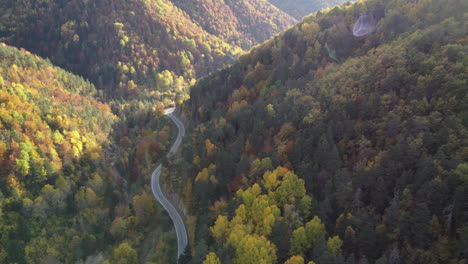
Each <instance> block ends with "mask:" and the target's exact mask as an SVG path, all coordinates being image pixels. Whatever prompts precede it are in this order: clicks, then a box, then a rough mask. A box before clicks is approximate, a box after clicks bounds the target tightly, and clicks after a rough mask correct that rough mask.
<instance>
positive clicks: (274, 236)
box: [166, 0, 468, 264]
mask: <svg viewBox="0 0 468 264" xmlns="http://www.w3.org/2000/svg"><path fill="white" fill-rule="evenodd" d="M467 21H468V2H466V1H464V0H445V1H431V0H425V1H406V0H370V1H364V2H358V3H357V4H355V5H352V6H346V7H345V8H334V9H332V10H330V11H328V12H325V13H319V14H317V15H311V16H309V17H307V18H305V19H304V21H303V22H302V23H300V24H298V25H296V26H294V27H293V28H291V29H289V30H287V31H286V32H285V33H283V34H281V35H280V36H277V37H275V38H274V39H272V40H270V41H267V42H266V43H264V44H263V45H261V46H258V47H256V48H254V49H253V50H252V51H251V52H250V53H249V54H246V55H243V56H241V57H240V58H239V60H238V61H237V62H236V63H235V64H234V65H232V66H231V67H228V68H226V69H224V70H222V71H220V72H217V73H214V74H212V75H210V76H208V77H207V78H204V79H202V80H199V81H198V82H197V84H196V85H195V86H194V87H193V88H192V90H191V99H190V101H189V102H188V104H187V105H186V106H185V109H184V113H185V115H186V116H187V117H188V119H189V120H191V124H192V126H191V128H189V129H188V130H187V138H186V139H185V142H186V144H185V146H184V147H183V149H182V155H181V158H180V159H179V160H177V161H175V162H172V163H170V164H169V166H171V169H170V173H168V174H166V178H167V181H169V182H171V186H172V188H173V189H174V190H176V191H178V192H179V193H181V194H182V195H183V197H185V198H184V201H185V203H186V206H188V207H189V211H190V212H191V215H192V216H191V217H188V220H187V222H188V224H189V228H188V230H189V232H191V233H190V236H191V239H192V241H191V248H190V249H189V250H187V254H186V255H185V256H184V257H183V258H182V259H181V261H180V262H181V263H201V262H203V263H205V264H207V263H243V264H248V263H289V264H291V263H320V264H322V263H379V264H381V263H391V264H397V263H454V264H455V263H458V264H462V263H466V258H467V257H468V252H467V248H468V215H467V214H466V212H467V208H468V207H467V206H468V195H467V193H468V180H467V179H468V128H467V124H468V104H467V102H468V90H467V87H468V84H467V80H468V76H467V73H468V37H467V36H468V34H467V33H468V32H467V29H468V24H467V23H468V22H467Z"/></svg>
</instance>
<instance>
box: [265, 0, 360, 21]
mask: <svg viewBox="0 0 468 264" xmlns="http://www.w3.org/2000/svg"><path fill="white" fill-rule="evenodd" d="M268 2H270V3H272V4H273V5H275V6H277V7H278V8H279V9H281V10H283V11H284V12H286V13H287V14H289V15H290V16H293V17H295V18H296V19H302V18H303V17H304V16H307V15H309V14H312V13H315V12H318V11H320V10H322V9H325V8H330V7H334V6H337V5H341V4H342V3H344V2H354V1H353V0H348V1H347V0H268Z"/></svg>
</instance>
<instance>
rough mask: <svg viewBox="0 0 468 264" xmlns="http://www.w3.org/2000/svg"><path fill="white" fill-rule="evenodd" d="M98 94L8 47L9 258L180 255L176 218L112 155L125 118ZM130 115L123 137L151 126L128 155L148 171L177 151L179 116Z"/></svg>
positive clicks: (5, 233)
mask: <svg viewBox="0 0 468 264" xmlns="http://www.w3.org/2000/svg"><path fill="white" fill-rule="evenodd" d="M96 95H97V91H96V89H95V88H94V86H93V85H92V84H90V83H89V82H87V81H85V80H83V79H82V78H81V77H78V76H76V75H73V74H71V73H69V72H66V71H64V70H62V69H60V68H58V67H55V66H53V65H52V64H51V63H50V62H49V61H46V60H43V59H41V58H39V57H37V56H35V55H32V54H30V53H29V52H26V51H24V50H21V51H20V50H17V49H16V48H13V47H8V46H6V45H5V44H0V263H21V264H23V263H56V262H57V261H59V262H60V263H77V262H78V263H80V261H81V260H84V259H86V258H90V260H89V261H91V262H92V261H98V262H101V263H102V261H103V260H104V259H106V258H107V259H109V261H110V263H117V262H115V260H116V259H118V260H119V261H124V263H132V262H131V261H133V260H135V259H141V260H143V259H150V260H151V259H153V258H155V259H157V260H158V261H160V262H158V261H154V263H168V260H169V259H173V258H174V257H175V255H176V251H174V250H173V246H172V243H174V242H175V241H173V238H172V237H173V234H172V232H173V231H171V222H170V220H169V218H168V217H167V216H165V215H164V213H163V208H161V207H158V206H157V204H156V203H155V201H154V199H153V197H152V196H151V190H150V188H149V187H147V188H140V189H137V190H134V191H129V190H126V189H125V187H126V186H124V185H122V184H121V181H122V180H121V179H120V178H119V177H120V176H119V174H118V172H115V171H116V170H115V169H113V168H112V164H113V162H111V161H109V160H108V158H106V157H105V156H109V155H104V149H106V150H107V149H108V148H107V147H108V146H109V145H110V144H111V143H113V142H109V138H110V135H111V131H112V130H113V129H112V128H113V127H117V131H118V132H119V131H120V129H119V128H120V126H121V123H122V121H121V120H117V118H116V117H115V116H114V115H113V114H112V113H111V110H110V107H109V105H107V104H104V103H101V102H99V101H98V100H97V99H96ZM128 111H130V110H128ZM131 112H132V113H133V116H132V115H127V116H126V117H127V118H128V119H130V120H131V122H128V123H125V122H123V123H124V124H125V125H127V126H128V124H133V127H132V126H128V127H127V128H126V131H127V132H126V133H125V134H124V137H123V140H125V137H127V139H126V141H128V136H130V137H131V135H132V134H133V133H135V132H132V131H133V130H138V129H136V128H135V127H138V125H139V124H140V123H139V122H143V123H144V124H145V125H146V127H147V130H144V132H145V133H137V134H139V136H140V137H136V141H137V142H139V143H140V144H139V145H138V146H136V147H135V150H134V151H133V152H132V153H133V154H132V159H129V160H131V161H132V163H133V165H134V167H133V170H134V171H135V173H133V174H136V175H137V176H139V174H138V173H139V171H140V170H143V169H146V170H147V171H149V170H151V168H152V167H151V166H152V163H151V161H152V160H157V159H158V158H159V156H160V155H162V154H163V153H165V150H166V149H168V147H169V144H170V138H169V137H168V130H169V129H168V128H167V127H164V126H165V124H166V123H169V122H170V121H167V122H166V121H164V120H161V119H160V118H155V116H151V120H152V121H151V122H146V121H144V120H146V119H149V118H150V116H149V114H148V113H147V111H146V110H142V109H138V108H134V109H132V111H131ZM154 127H159V128H162V127H164V128H162V129H160V130H158V131H153V130H154ZM140 129H141V128H140ZM138 131H139V130H138ZM119 133H123V132H119ZM127 145H128V144H127ZM133 174H132V175H133ZM142 174H144V175H148V173H142ZM130 180H131V179H130ZM142 180H143V179H142ZM146 182H147V181H146ZM130 184H132V182H130ZM124 192H126V193H125V194H123V193H124ZM156 238H158V239H161V240H162V241H158V240H157V239H156ZM153 253H154V256H152V255H153ZM160 255H162V256H160ZM93 259H94V260H93ZM135 261H136V260H135Z"/></svg>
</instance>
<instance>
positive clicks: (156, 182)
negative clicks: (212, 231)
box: [151, 108, 187, 257]
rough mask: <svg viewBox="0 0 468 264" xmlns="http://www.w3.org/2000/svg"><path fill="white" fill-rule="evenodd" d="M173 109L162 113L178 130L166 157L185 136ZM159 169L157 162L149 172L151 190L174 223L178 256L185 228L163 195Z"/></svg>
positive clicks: (185, 233)
mask: <svg viewBox="0 0 468 264" xmlns="http://www.w3.org/2000/svg"><path fill="white" fill-rule="evenodd" d="M174 110H175V108H168V109H166V110H164V114H165V115H167V116H168V117H169V118H170V119H171V120H172V121H173V122H174V123H175V124H176V126H177V129H178V130H179V134H178V135H177V138H176V140H175V142H174V144H172V147H171V149H170V150H169V153H167V157H168V158H169V157H171V156H172V155H174V153H175V152H176V151H177V149H178V148H179V146H180V144H181V143H182V138H183V137H184V136H185V127H184V124H182V122H180V120H179V119H178V118H177V117H176V116H175V115H174ZM161 169H162V165H161V164H159V166H158V167H157V168H156V169H155V170H154V171H153V174H151V190H153V195H154V197H155V198H156V200H158V202H159V203H160V204H161V205H162V206H163V207H164V209H165V210H166V211H167V213H168V214H169V216H170V217H171V219H172V222H173V223H174V227H175V230H176V235H177V257H179V256H180V255H182V253H183V252H184V250H185V247H186V246H187V230H186V229H185V224H184V221H183V220H182V217H181V216H180V214H179V212H178V211H177V210H176V209H175V207H174V205H172V204H171V202H169V200H168V199H167V198H166V196H164V193H163V192H162V190H161V185H160V178H161Z"/></svg>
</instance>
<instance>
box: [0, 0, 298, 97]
mask: <svg viewBox="0 0 468 264" xmlns="http://www.w3.org/2000/svg"><path fill="white" fill-rule="evenodd" d="M191 2H192V1H191ZM241 2H242V1H241ZM204 3H206V2H205V1H201V0H200V1H199V2H198V1H196V3H195V4H193V5H194V7H193V8H191V6H190V5H187V4H186V3H184V2H182V1H169V0H131V1H116V0H105V1H78V0H74V1H66V2H63V1H58V0H56V1H47V2H44V1H34V0H27V1H18V0H7V1H2V3H1V4H0V11H1V14H0V17H1V18H2V19H1V22H0V33H1V34H0V39H4V40H5V42H7V43H8V44H11V45H15V46H19V47H23V48H26V49H28V50H30V51H31V52H34V53H37V54H39V55H41V56H44V57H48V58H50V59H51V60H52V62H54V63H55V64H57V65H59V66H61V67H63V68H65V69H68V70H70V71H72V72H74V73H77V74H80V75H82V76H84V77H86V78H89V79H90V80H91V81H92V82H93V83H94V84H96V85H97V87H98V88H106V89H107V90H112V91H113V92H114V95H115V92H118V93H120V94H121V95H126V96H130V95H133V94H135V93H138V92H137V91H138V89H137V88H138V86H141V87H140V90H143V88H145V87H146V88H151V89H149V90H150V91H153V92H154V87H156V90H157V91H159V92H161V93H165V92H166V93H177V92H178V91H179V90H180V89H182V87H186V86H188V84H189V83H190V82H191V81H192V79H193V78H197V77H199V76H204V75H206V74H207V73H209V72H211V71H213V70H214V69H217V68H220V67H222V66H223V65H225V64H227V63H230V62H232V59H233V57H235V56H236V55H237V54H238V53H239V52H241V49H240V47H241V46H243V47H250V46H251V45H253V44H256V43H258V42H260V41H263V40H265V39H267V38H269V37H270V36H271V34H273V33H278V32H280V31H281V30H284V29H285V28H286V27H288V26H289V25H291V23H292V22H293V19H292V18H290V17H288V16H287V15H285V14H284V13H282V12H281V11H279V10H278V9H276V8H274V7H273V6H271V5H269V4H268V3H266V2H264V1H260V0H256V1H253V0H251V1H250V0H249V1H246V2H245V3H244V2H242V5H241V6H239V3H238V4H236V5H233V4H230V5H229V6H227V5H226V4H225V5H224V6H219V5H211V6H206V5H205V4H204ZM197 4H199V5H197ZM247 5H248V6H251V7H250V8H249V9H248V12H247V13H246V15H245V17H243V16H241V15H240V11H239V8H244V6H247ZM178 6H179V7H180V8H179V7H178ZM257 7H261V8H257ZM181 8H183V9H181ZM192 9H193V10H192ZM223 9H228V11H229V12H224V13H220V14H218V10H223ZM244 11H245V10H244ZM192 13H193V15H192ZM192 16H193V19H192ZM220 16H222V17H220ZM221 18H222V20H223V25H225V27H226V29H223V28H221V29H219V30H209V29H206V28H205V27H208V28H210V27H212V26H213V25H214V24H215V23H216V22H217V20H218V19H221ZM270 23H272V24H270ZM246 25H248V27H247V26H246ZM237 30H240V31H237ZM211 31H212V32H211ZM259 32H260V33H261V34H259ZM214 34H219V36H217V35H214ZM243 35H247V36H246V37H245V41H244V37H243ZM166 71H167V72H166ZM150 91H149V92H150ZM117 95H118V94H117Z"/></svg>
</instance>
